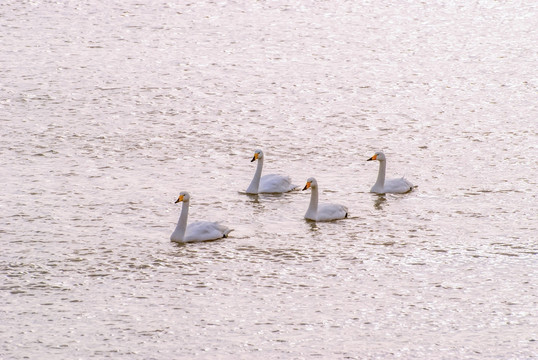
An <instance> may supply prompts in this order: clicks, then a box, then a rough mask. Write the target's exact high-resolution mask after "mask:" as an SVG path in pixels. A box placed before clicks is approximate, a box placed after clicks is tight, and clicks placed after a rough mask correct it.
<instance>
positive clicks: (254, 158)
mask: <svg viewBox="0 0 538 360" xmlns="http://www.w3.org/2000/svg"><path fill="white" fill-rule="evenodd" d="M258 156H259V155H258V153H256V154H254V157H253V158H252V160H250V162H253V161H256V160H258Z"/></svg>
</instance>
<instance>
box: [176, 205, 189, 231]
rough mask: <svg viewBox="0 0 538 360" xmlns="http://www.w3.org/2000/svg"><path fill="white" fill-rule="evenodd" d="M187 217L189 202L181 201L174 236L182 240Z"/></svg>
mask: <svg viewBox="0 0 538 360" xmlns="http://www.w3.org/2000/svg"><path fill="white" fill-rule="evenodd" d="M188 217H189V202H188V201H183V204H182V205H181V215H179V220H178V222H177V226H176V230H174V235H175V237H177V238H179V239H180V240H183V239H184V238H185V230H187V218H188Z"/></svg>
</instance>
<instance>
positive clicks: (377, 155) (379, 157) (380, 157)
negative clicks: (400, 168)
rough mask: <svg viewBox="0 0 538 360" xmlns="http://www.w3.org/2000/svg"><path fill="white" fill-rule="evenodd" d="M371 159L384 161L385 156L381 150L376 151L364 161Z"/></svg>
mask: <svg viewBox="0 0 538 360" xmlns="http://www.w3.org/2000/svg"><path fill="white" fill-rule="evenodd" d="M371 160H377V161H385V160H386V158H385V154H383V152H382V151H378V152H376V153H375V154H374V156H372V157H371V158H369V159H368V160H366V161H371Z"/></svg>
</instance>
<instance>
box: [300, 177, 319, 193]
mask: <svg viewBox="0 0 538 360" xmlns="http://www.w3.org/2000/svg"><path fill="white" fill-rule="evenodd" d="M317 186H318V182H317V181H316V179H314V178H313V177H311V178H308V180H306V185H305V186H304V188H303V191H304V190H306V189H309V188H311V187H317Z"/></svg>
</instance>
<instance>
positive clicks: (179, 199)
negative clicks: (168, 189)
mask: <svg viewBox="0 0 538 360" xmlns="http://www.w3.org/2000/svg"><path fill="white" fill-rule="evenodd" d="M181 201H183V195H179V197H178V198H177V200H176V202H175V203H174V204H177V203H178V202H181Z"/></svg>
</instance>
